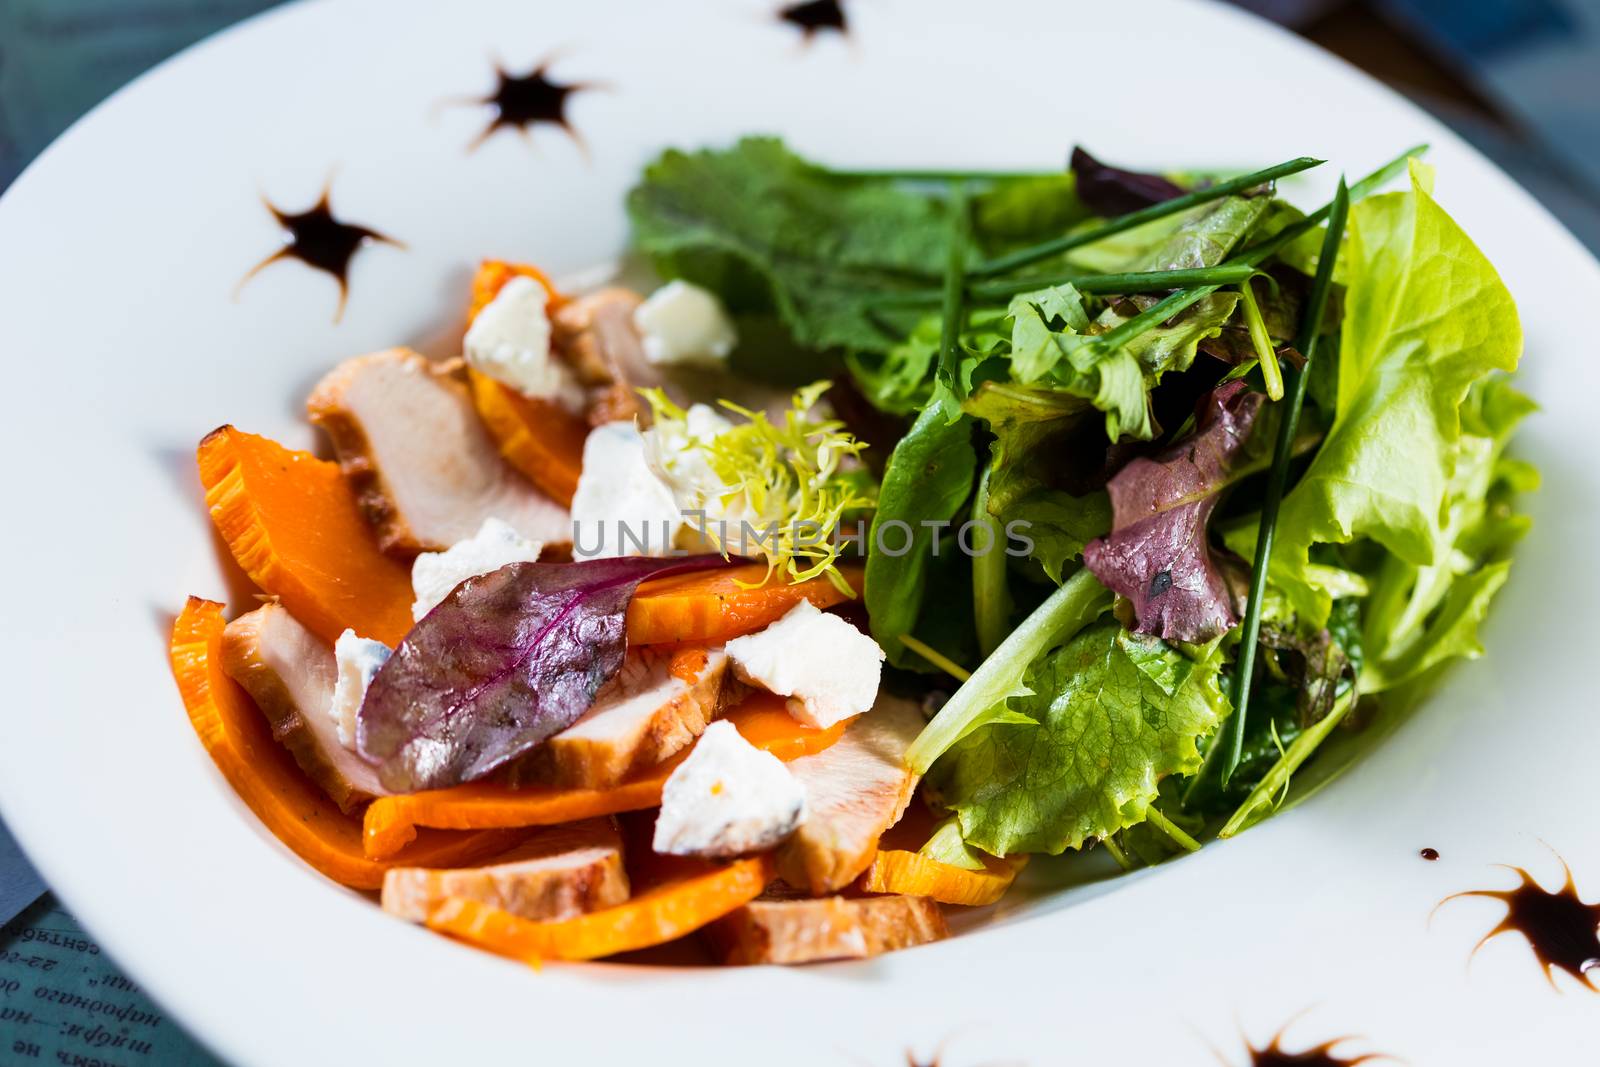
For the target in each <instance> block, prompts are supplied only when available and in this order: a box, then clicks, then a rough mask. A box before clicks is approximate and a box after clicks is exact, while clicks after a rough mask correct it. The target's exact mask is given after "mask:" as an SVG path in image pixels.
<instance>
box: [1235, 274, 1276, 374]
mask: <svg viewBox="0 0 1600 1067" xmlns="http://www.w3.org/2000/svg"><path fill="white" fill-rule="evenodd" d="M1239 303H1240V305H1241V306H1243V308H1244V324H1245V326H1246V328H1247V329H1249V331H1250V343H1251V344H1252V345H1253V346H1254V347H1255V350H1256V361H1257V362H1258V363H1260V364H1261V379H1262V381H1264V382H1265V383H1266V386H1267V397H1268V399H1270V400H1282V399H1283V368H1282V367H1280V366H1278V350H1277V349H1275V348H1273V347H1272V335H1271V334H1269V333H1267V323H1266V320H1265V319H1263V318H1262V317H1261V307H1260V305H1258V304H1257V303H1256V291H1255V289H1254V288H1253V287H1252V286H1251V284H1250V279H1249V278H1246V279H1245V280H1244V281H1242V282H1240V283H1239Z"/></svg>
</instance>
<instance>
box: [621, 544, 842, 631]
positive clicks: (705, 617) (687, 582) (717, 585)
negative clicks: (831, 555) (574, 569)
mask: <svg viewBox="0 0 1600 1067" xmlns="http://www.w3.org/2000/svg"><path fill="white" fill-rule="evenodd" d="M839 571H840V573H841V574H843V575H844V578H845V581H847V582H849V583H850V587H851V588H852V589H860V588H861V573H862V572H861V568H860V567H857V566H844V567H840V568H839ZM763 579H765V581H763ZM741 582H743V583H745V584H743V585H741V584H739V583H741ZM848 599H850V598H849V597H848V596H846V595H845V594H844V593H842V592H840V591H839V590H838V589H837V588H835V587H834V585H833V583H832V582H830V581H828V579H827V578H824V577H817V578H812V579H810V580H809V581H804V582H798V583H792V582H790V581H789V580H788V579H787V578H785V577H784V576H783V575H781V574H778V573H773V574H772V575H770V576H768V575H767V568H766V566H765V565H764V564H760V563H750V564H745V565H742V566H738V567H725V568H723V569H721V570H715V571H701V572H699V573H696V574H679V575H671V576H668V577H666V578H654V579H651V580H650V581H648V582H645V583H644V584H643V585H641V586H639V591H638V592H637V593H636V594H634V597H633V602H632V603H631V604H629V605H628V640H629V641H630V642H633V643H636V644H641V645H657V644H667V643H672V642H678V641H694V642H699V643H705V644H710V643H715V642H718V641H726V640H728V639H729V638H732V637H738V636H740V635H741V634H748V633H754V632H755V631H757V630H760V629H763V628H764V627H767V626H770V625H771V624H773V623H775V622H777V621H778V620H779V619H781V618H783V616H784V615H786V614H787V613H788V611H789V609H790V608H792V607H794V606H795V605H796V604H798V603H800V601H802V600H809V601H811V603H813V604H815V605H816V606H817V607H819V608H823V609H826V608H830V607H833V606H834V605H835V604H840V603H843V602H844V601H846V600H848Z"/></svg>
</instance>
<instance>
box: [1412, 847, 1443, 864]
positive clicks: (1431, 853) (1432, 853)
mask: <svg viewBox="0 0 1600 1067" xmlns="http://www.w3.org/2000/svg"><path fill="white" fill-rule="evenodd" d="M1417 855H1419V856H1421V857H1422V858H1423V859H1425V860H1427V861H1428V862H1429V863H1432V862H1433V861H1434V860H1436V859H1438V858H1439V850H1438V849H1436V848H1425V849H1423V850H1422V851H1421V852H1418V853H1417Z"/></svg>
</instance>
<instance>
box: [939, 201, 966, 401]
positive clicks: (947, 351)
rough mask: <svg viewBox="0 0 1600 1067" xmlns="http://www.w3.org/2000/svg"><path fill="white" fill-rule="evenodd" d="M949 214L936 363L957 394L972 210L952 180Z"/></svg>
mask: <svg viewBox="0 0 1600 1067" xmlns="http://www.w3.org/2000/svg"><path fill="white" fill-rule="evenodd" d="M950 214H951V225H950V249H949V252H948V254H947V256H946V259H945V269H944V299H943V306H942V308H941V310H940V320H939V363H940V366H941V367H942V368H943V370H944V375H945V378H946V380H947V381H949V383H950V388H951V390H952V391H954V392H955V393H956V394H957V396H960V395H961V390H960V389H959V385H960V378H961V327H962V323H963V319H964V315H963V314H962V311H963V303H962V298H963V290H964V289H965V287H966V275H967V243H968V240H969V238H970V236H971V232H972V212H971V211H970V210H969V209H968V206H967V190H966V186H964V185H963V184H962V183H961V182H953V183H951V186H950ZM962 399H965V398H964V397H963V398H962Z"/></svg>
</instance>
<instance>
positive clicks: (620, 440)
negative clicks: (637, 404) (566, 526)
mask: <svg viewBox="0 0 1600 1067" xmlns="http://www.w3.org/2000/svg"><path fill="white" fill-rule="evenodd" d="M682 527H683V514H682V512H680V511H679V510H678V503H677V500H676V499H675V498H674V497H673V495H672V490H671V489H669V488H668V487H667V485H666V483H665V482H663V481H662V480H661V479H660V478H659V477H657V475H656V473H655V471H653V470H651V469H650V464H649V463H648V462H647V461H646V459H645V441H644V436H643V435H642V434H641V433H640V432H639V429H638V427H636V426H634V425H633V423H631V422H607V423H602V424H601V425H599V426H596V427H595V428H594V429H592V430H590V431H589V436H588V438H587V439H586V440H585V441H584V443H583V473H582V474H580V475H579V476H578V488H577V490H576V491H575V492H574V493H573V494H572V556H573V558H574V559H608V558H611V557H613V556H665V555H668V554H670V553H671V551H672V549H673V545H674V543H675V541H676V540H677V537H678V531H679V530H680V529H681V528H682Z"/></svg>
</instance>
